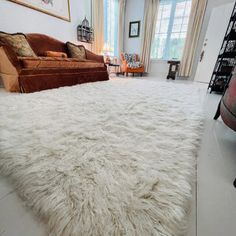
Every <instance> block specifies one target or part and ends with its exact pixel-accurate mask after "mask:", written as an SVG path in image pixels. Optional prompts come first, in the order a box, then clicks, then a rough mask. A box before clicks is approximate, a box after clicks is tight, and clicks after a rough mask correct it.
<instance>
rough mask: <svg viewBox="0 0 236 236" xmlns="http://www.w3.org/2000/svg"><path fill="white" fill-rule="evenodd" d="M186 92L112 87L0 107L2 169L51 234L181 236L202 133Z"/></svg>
mask: <svg viewBox="0 0 236 236" xmlns="http://www.w3.org/2000/svg"><path fill="white" fill-rule="evenodd" d="M199 97H200V91H198V89H196V88H195V87H194V85H192V84H180V83H172V82H170V83H167V82H154V81H153V82H152V81H147V80H135V79H115V80H110V81H106V82H97V83H91V84H82V85H79V86H74V87H65V88H60V89H54V90H49V91H43V92H40V93H34V94H6V96H4V99H3V97H1V106H0V115H1V121H0V132H1V133H0V154H1V157H0V171H1V173H2V174H3V175H5V176H8V177H9V179H10V180H11V181H12V183H13V184H14V185H15V188H16V191H17V192H18V194H19V196H20V197H21V198H22V199H23V200H24V201H25V202H26V204H27V206H29V207H30V208H31V209H32V210H33V211H34V212H35V214H36V215H38V216H39V217H40V219H41V220H42V221H43V222H45V224H46V225H47V227H48V233H49V235H53V236H87V235H91V236H108V235H109V236H110V235H115V236H118V235H128V236H136V235H138V236H146V235H147V236H149V235H158V236H179V235H183V234H184V231H185V228H186V221H187V217H188V211H189V206H190V202H191V201H190V200H191V194H192V190H191V189H192V188H191V185H192V183H193V180H194V174H195V161H196V155H197V149H198V144H199V140H200V137H201V130H202V128H201V127H202V111H201V104H200V98H199Z"/></svg>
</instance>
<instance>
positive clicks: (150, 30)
mask: <svg viewBox="0 0 236 236" xmlns="http://www.w3.org/2000/svg"><path fill="white" fill-rule="evenodd" d="M158 7H159V0H146V3H145V13H144V22H143V40H142V52H141V61H142V63H143V64H144V66H145V71H146V72H148V70H149V65H150V57H151V48H152V40H153V36H154V33H155V27H156V20H157V12H158Z"/></svg>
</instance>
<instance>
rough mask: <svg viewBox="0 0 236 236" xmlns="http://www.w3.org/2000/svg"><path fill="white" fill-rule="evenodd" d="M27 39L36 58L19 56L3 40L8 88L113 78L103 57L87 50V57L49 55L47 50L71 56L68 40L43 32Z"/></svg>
mask: <svg viewBox="0 0 236 236" xmlns="http://www.w3.org/2000/svg"><path fill="white" fill-rule="evenodd" d="M26 38H27V41H28V42H29V44H30V46H31V48H32V49H33V51H34V52H35V54H36V55H37V57H36V58H33V57H18V56H17V55H16V54H15V53H14V51H13V50H12V48H11V46H10V45H8V44H7V43H6V42H3V41H0V77H1V78H2V81H3V84H4V87H5V88H6V90H7V91H10V92H23V93H30V92H36V91H41V90H45V89H53V88H58V87H62V86H72V85H76V84H81V83H86V82H95V81H104V80H108V79H109V76H108V72H107V67H106V65H105V64H104V59H103V56H100V55H96V54H94V53H92V52H90V51H89V50H87V49H85V51H86V59H85V60H79V59H76V58H59V57H45V56H44V55H45V51H55V52H63V53H66V54H67V55H69V52H68V49H67V45H66V43H63V42H61V41H59V40H57V39H54V38H52V37H49V36H47V35H43V34H26Z"/></svg>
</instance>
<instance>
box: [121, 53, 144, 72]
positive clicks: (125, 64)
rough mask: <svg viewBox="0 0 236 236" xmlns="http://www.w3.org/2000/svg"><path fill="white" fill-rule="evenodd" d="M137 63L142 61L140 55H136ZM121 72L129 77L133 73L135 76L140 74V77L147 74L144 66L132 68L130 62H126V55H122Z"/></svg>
mask: <svg viewBox="0 0 236 236" xmlns="http://www.w3.org/2000/svg"><path fill="white" fill-rule="evenodd" d="M136 61H140V59H139V56H138V54H136ZM121 72H122V73H123V75H124V74H126V76H128V75H129V73H132V74H133V76H134V74H135V73H138V74H140V76H143V73H144V72H145V68H144V66H143V65H141V66H140V67H138V68H131V67H129V66H128V62H127V61H126V60H125V53H121Z"/></svg>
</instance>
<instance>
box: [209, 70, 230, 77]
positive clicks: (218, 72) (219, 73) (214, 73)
mask: <svg viewBox="0 0 236 236" xmlns="http://www.w3.org/2000/svg"><path fill="white" fill-rule="evenodd" d="M231 73H232V71H230V72H225V71H214V72H213V75H216V76H230V75H231Z"/></svg>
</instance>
